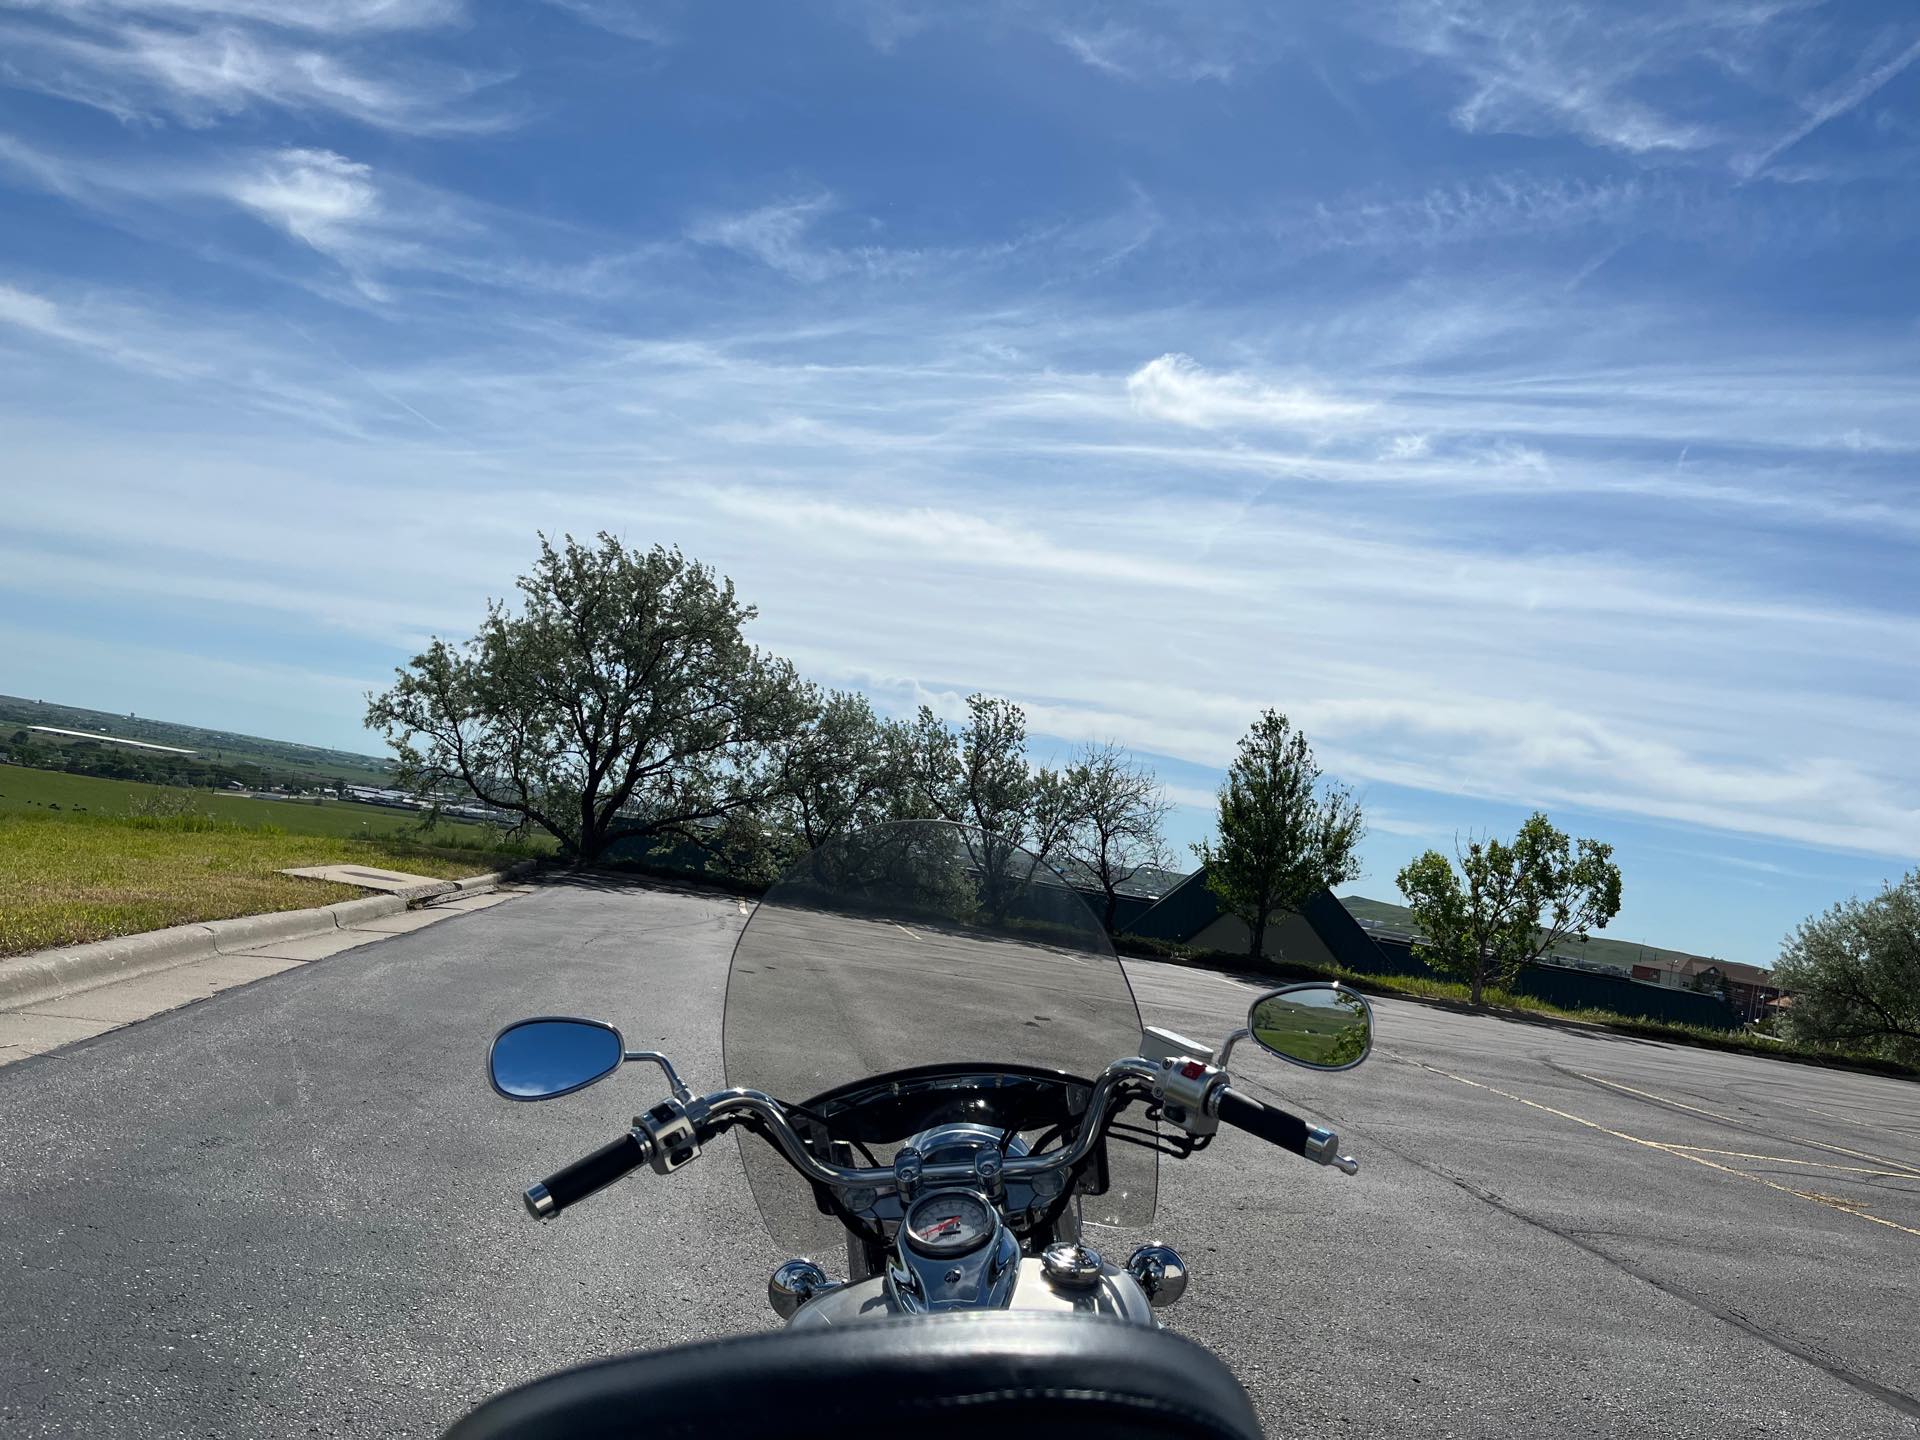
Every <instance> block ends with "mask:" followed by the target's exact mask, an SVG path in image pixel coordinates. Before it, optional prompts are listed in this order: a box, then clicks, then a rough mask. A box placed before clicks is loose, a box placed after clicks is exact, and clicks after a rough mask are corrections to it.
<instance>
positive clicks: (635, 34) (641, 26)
mask: <svg viewBox="0 0 1920 1440" xmlns="http://www.w3.org/2000/svg"><path fill="white" fill-rule="evenodd" d="M546 3H547V4H549V5H551V6H553V7H554V8H555V9H558V10H564V11H566V12H567V13H568V14H570V15H572V16H573V17H574V18H575V19H577V20H580V21H581V22H583V23H585V24H588V25H592V26H594V27H596V28H598V29H601V30H605V31H607V32H608V33H609V34H613V35H618V36H620V37H621V38H622V39H626V40H640V41H644V42H645V43H647V44H649V45H664V44H666V43H667V42H668V41H669V40H671V39H672V31H671V30H670V29H669V28H668V26H667V24H666V21H665V19H664V18H663V17H662V15H661V13H660V12H661V11H662V10H663V9H664V8H665V7H664V6H663V5H662V4H661V3H660V0H546Z"/></svg>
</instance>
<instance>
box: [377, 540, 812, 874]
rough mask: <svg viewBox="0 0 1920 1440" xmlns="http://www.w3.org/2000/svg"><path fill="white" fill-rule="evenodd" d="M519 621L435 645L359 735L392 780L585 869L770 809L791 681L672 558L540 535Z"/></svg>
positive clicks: (797, 691)
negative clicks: (368, 737)
mask: <svg viewBox="0 0 1920 1440" xmlns="http://www.w3.org/2000/svg"><path fill="white" fill-rule="evenodd" d="M519 588H520V592H521V600H522V603H521V607H520V609H519V611H518V612H517V613H516V612H513V611H510V610H509V609H508V608H507V606H506V605H505V604H504V603H501V602H498V601H496V602H491V603H490V604H489V605H488V607H487V616H486V619H485V621H484V622H483V623H482V624H481V626H480V630H479V633H478V634H477V635H475V636H474V637H473V639H471V640H469V641H468V642H466V643H465V644H464V645H460V646H454V645H451V644H449V643H447V642H446V641H445V640H441V639H438V638H436V639H435V640H434V641H433V643H432V644H431V645H429V646H428V647H427V649H426V650H425V651H423V652H422V653H421V654H419V655H416V656H415V657H414V658H413V660H412V662H411V663H410V664H409V665H408V666H407V667H406V668H405V669H402V670H399V671H396V672H395V674H396V682H395V684H394V686H393V688H392V689H390V690H388V691H386V692H385V693H384V694H381V695H370V696H369V697H368V703H367V725H368V728H370V729H375V730H379V731H381V732H382V733H383V734H385V736H386V737H387V739H388V741H389V743H391V744H392V745H393V747H394V749H395V751H396V753H397V755H398V757H399V765H398V776H397V778H398V780H399V783H400V784H401V785H403V786H405V787H406V788H408V789H410V790H412V791H414V792H415V793H416V794H419V795H422V796H427V797H434V796H437V795H440V794H441V793H443V791H444V790H446V789H448V788H451V789H453V790H455V791H457V792H459V791H463V792H465V793H466V794H470V795H472V796H473V797H474V798H475V799H477V800H480V801H482V802H483V803H485V804H488V805H493V806H496V807H498V808H500V809H502V810H505V811H508V812H510V813H512V814H514V815H516V816H518V817H519V820H520V826H521V827H522V828H526V827H537V828H539V829H541V830H544V831H546V832H547V833H548V834H550V835H552V836H553V837H554V838H555V839H556V840H558V841H559V842H560V845H561V848H562V850H563V851H564V852H565V853H566V854H568V855H571V856H572V857H574V859H575V860H576V861H577V862H579V863H582V864H586V863H591V862H592V861H594V860H596V859H598V858H599V857H600V856H601V855H602V854H603V853H604V852H605V851H606V849H607V847H608V846H609V845H611V844H613V843H614V842H615V841H617V840H621V839H624V838H627V837H629V836H634V837H641V838H646V839H656V838H678V839H685V840H691V841H694V842H696V843H701V842H704V841H706V840H708V839H709V838H710V834H709V830H710V827H712V826H714V825H716V824H717V823H718V822H722V821H724V820H725V819H727V817H729V816H733V815H735V814H736V813H737V812H740V811H743V810H752V809H754V808H756V807H759V806H762V805H764V804H766V803H767V802H768V801H769V800H770V799H772V798H774V797H775V796H776V795H777V794H778V793H779V786H780V784H781V783H782V777H781V775H780V771H779V767H778V766H777V765H775V764H772V763H770V749H771V747H773V746H775V745H777V744H779V743H780V742H783V741H785V740H788V739H790V738H791V737H792V736H793V735H794V734H795V732H796V731H797V730H799V728H800V727H801V726H802V725H803V724H804V723H805V722H806V721H807V719H808V709H809V703H808V701H809V697H808V695H807V693H806V691H805V689H804V687H802V686H801V684H800V683H799V681H798V680H797V679H796V677H795V675H794V672H793V667H792V666H791V665H790V664H788V663H787V662H786V661H784V660H779V659H775V658H774V657H772V656H770V655H767V654H765V653H764V652H762V651H760V650H757V649H755V648H754V647H753V646H751V645H749V644H748V643H747V641H746V640H745V638H744V637H743V636H742V634H741V627H742V626H743V625H745V624H746V622H747V621H749V620H751V619H753V618H754V615H755V613H756V612H755V610H754V609H753V607H752V606H750V605H745V604H743V603H741V602H740V601H739V600H738V599H737V598H736V597H735V595H734V591H733V582H732V581H730V580H727V579H726V578H725V577H722V576H718V575H716V574H715V573H714V572H713V571H712V570H711V569H709V568H708V567H707V566H704V565H701V564H699V563H697V562H695V561H691V560H688V559H687V558H686V557H685V556H683V555H682V554H681V553H680V552H679V551H678V550H668V549H664V548H662V547H660V546H655V547H653V548H652V549H651V550H647V551H644V552H643V551H639V550H628V549H626V548H625V547H624V546H623V545H622V544H621V543H620V542H619V541H618V540H616V539H615V538H614V537H613V536H611V535H606V534H602V535H601V536H599V538H598V541H597V543H595V544H593V545H582V544H580V543H578V542H576V541H575V540H574V539H573V537H572V536H570V535H569V536H567V537H566V539H565V543H564V544H563V545H562V546H561V547H559V548H556V547H555V546H554V545H553V544H552V543H551V542H549V541H548V540H547V539H546V537H545V536H542V537H541V539H540V555H539V558H538V560H537V561H536V562H535V564H534V567H533V570H532V572H531V573H530V574H528V575H525V576H522V577H521V579H520V581H519Z"/></svg>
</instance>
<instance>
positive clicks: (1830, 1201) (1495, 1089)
mask: <svg viewBox="0 0 1920 1440" xmlns="http://www.w3.org/2000/svg"><path fill="white" fill-rule="evenodd" d="M1408 1063H1409V1064H1411V1065H1418V1066H1419V1067H1420V1068H1421V1069H1422V1070H1431V1071H1432V1072H1433V1073H1434V1074H1435V1075H1440V1076H1444V1077H1445V1078H1446V1079H1448V1080H1453V1081H1457V1082H1458V1083H1460V1084H1462V1085H1470V1086H1472V1087H1473V1088H1474V1089H1475V1090H1486V1091H1488V1092H1490V1093H1492V1094H1494V1095H1499V1096H1501V1097H1502V1098H1504V1099H1507V1100H1511V1101H1513V1102H1514V1103H1515V1104H1516V1105H1525V1106H1526V1107H1528V1108H1529V1109H1531V1110H1540V1111H1544V1112H1545V1113H1546V1114H1548V1115H1557V1116H1559V1117H1560V1118H1561V1119H1562V1120H1571V1121H1572V1122H1573V1123H1574V1124H1576V1125H1583V1126H1585V1127H1586V1128H1587V1129H1589V1130H1598V1131H1599V1132H1600V1133H1601V1134H1602V1135H1611V1136H1612V1137H1613V1138H1614V1139H1616V1140H1624V1141H1626V1142H1627V1143H1628V1144H1629V1145H1639V1146H1642V1147H1644V1148H1645V1149H1648V1150H1657V1151H1659V1152H1660V1153H1661V1154H1663V1155H1672V1156H1674V1157H1676V1158H1678V1159H1681V1160H1691V1161H1692V1162H1693V1163H1694V1164H1696V1165H1704V1166H1706V1167H1707V1168H1708V1169H1709V1170H1718V1171H1720V1172H1721V1173H1722V1174H1723V1175H1738V1176H1739V1177H1740V1178H1741V1179H1742V1180H1751V1181H1752V1182H1753V1183H1754V1184H1756V1185H1764V1186H1766V1187H1767V1189H1769V1190H1778V1191H1779V1192H1780V1193H1781V1194H1782V1195H1792V1196H1795V1197H1796V1198H1798V1199H1801V1200H1805V1201H1807V1202H1808V1203H1810V1204H1814V1205H1824V1206H1825V1207H1826V1208H1828V1209H1830V1210H1838V1211H1839V1212H1840V1213H1841V1214H1842V1215H1855V1216H1858V1217H1859V1218H1860V1219H1862V1220H1871V1221H1872V1222H1873V1223H1874V1224H1876V1225H1884V1226H1886V1227H1887V1228H1888V1229H1889V1230H1898V1231H1901V1232H1902V1233H1904V1234H1907V1235H1912V1236H1916V1237H1920V1230H1916V1229H1914V1228H1913V1227H1912V1226H1911V1225H1902V1224H1900V1223H1899V1222H1898V1221H1897V1220H1885V1219H1882V1218H1881V1217H1880V1216H1878V1215H1874V1214H1870V1213H1869V1212H1868V1211H1865V1210H1861V1209H1858V1208H1856V1207H1855V1206H1853V1205H1852V1204H1836V1203H1834V1197H1832V1196H1821V1195H1819V1194H1817V1193H1809V1192H1807V1191H1805V1190H1796V1189H1794V1188H1793V1187H1792V1186H1791V1185H1781V1184H1778V1183H1777V1182H1775V1181H1772V1180H1768V1179H1766V1178H1765V1177H1764V1176H1760V1175H1754V1174H1750V1173H1749V1172H1747V1171H1745V1170H1736V1169H1735V1168H1734V1167H1733V1166H1731V1165H1722V1164H1720V1163H1719V1162H1718V1161H1717V1160H1708V1159H1706V1158H1704V1157H1703V1156H1699V1155H1689V1154H1688V1153H1687V1152H1686V1151H1685V1150H1682V1149H1679V1148H1676V1147H1675V1146H1673V1145H1669V1144H1667V1143H1665V1142H1664V1141H1660V1140H1643V1139H1642V1138H1641V1137H1640V1136H1638V1135H1629V1134H1627V1132H1626V1131H1624V1130H1615V1129H1613V1128H1611V1127H1610V1126H1606V1125H1602V1124H1600V1123H1599V1122H1598V1121H1597V1120H1588V1119H1585V1118H1584V1117H1582V1116H1579V1115H1575V1114H1573V1113H1572V1112H1571V1111H1568V1110H1556V1109H1555V1108H1554V1107H1553V1106H1551V1105H1542V1104H1541V1103H1540V1102H1539V1101H1538V1100H1529V1099H1527V1098H1526V1096H1524V1095H1515V1094H1514V1093H1513V1092H1512V1091H1511V1090H1502V1089H1501V1088H1500V1087H1499V1086H1498V1085H1488V1084H1485V1083H1483V1082H1482V1081H1479V1080H1469V1079H1467V1077H1466V1076H1464V1075H1455V1074H1454V1073H1453V1072H1452V1071H1451V1070H1442V1069H1441V1068H1440V1067H1439V1066H1437V1065H1429V1064H1427V1063H1426V1062H1425V1061H1422V1060H1409V1061H1408ZM1588 1078H1591V1077H1588ZM1602 1083H1603V1084H1604V1083H1608V1082H1604V1081H1603V1082H1602ZM1656 1098H1658V1097H1656ZM1687 1108H1688V1109H1692V1108H1694V1107H1692V1106H1688V1107H1687ZM1702 1113H1705V1112H1702Z"/></svg>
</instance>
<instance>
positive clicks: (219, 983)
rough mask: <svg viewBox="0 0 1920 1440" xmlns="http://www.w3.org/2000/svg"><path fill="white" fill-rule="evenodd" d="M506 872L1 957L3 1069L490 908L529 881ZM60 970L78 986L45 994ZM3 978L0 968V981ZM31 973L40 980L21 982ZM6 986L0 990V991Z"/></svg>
mask: <svg viewBox="0 0 1920 1440" xmlns="http://www.w3.org/2000/svg"><path fill="white" fill-rule="evenodd" d="M505 878H506V877H504V876H503V877H500V878H499V879H495V878H494V877H478V876H476V877H474V878H473V879H471V880H466V881H460V882H454V883H453V884H448V885H446V886H444V887H438V886H437V887H435V888H436V889H439V888H445V889H446V890H448V891H450V892H451V893H448V894H445V895H433V896H425V897H422V898H421V899H420V900H419V901H418V902H416V903H417V908H414V909H405V908H401V907H400V906H397V905H395V904H394V902H393V901H392V900H390V899H387V898H386V897H380V899H379V900H377V901H374V902H368V901H359V900H349V901H346V902H344V903H342V904H340V905H334V906H328V907H324V908H323V909H319V910H301V911H291V912H283V913H282V914H278V915H253V916H245V917H242V918H240V919H238V920H222V921H213V922H210V923H208V924H205V925H193V926H176V927H174V929H173V930H168V931H154V932H151V933H149V934H148V935H142V936H127V937H124V938H123V939H122V940H119V941H102V942H98V944H97V945H96V946H72V947H69V948H68V950H67V951H66V952H64V955H65V956H66V957H67V963H66V964H65V965H64V967H63V965H62V956H63V952H58V951H53V952H42V953H41V954H39V955H33V956H15V957H12V959H11V960H10V961H0V972H5V971H8V970H11V971H12V972H13V974H12V977H11V978H12V979H13V980H14V981H15V985H14V987H12V988H14V990H15V993H16V994H17V995H19V996H20V998H19V1000H18V1002H17V1003H15V1004H9V1003H8V1001H7V1000H6V999H5V998H0V1066H4V1065H10V1064H12V1063H13V1062H14V1061H16V1060H24V1059H26V1058H27V1057H28V1056H29V1055H40V1054H44V1053H45V1052H46V1051H49V1050H56V1049H58V1048H59V1047H60V1046H62V1045H69V1044H72V1043H73V1042H74V1041H76V1040H85V1039H88V1038H90V1037H91V1036H94V1035H102V1034H105V1033H106V1032H107V1031H109V1030H117V1029H119V1028H120V1027H121V1026H123V1025H131V1024H132V1023H133V1022H135V1021H136V1020H145V1019H147V1018H148V1017H149V1016H152V1015H158V1014H160V1013H161V1012H163V1011H166V1010H174V1009H178V1008H179V1007H180V1006H182V1005H191V1004H192V1003H193V1002H194V1001H196V1000H204V999H206V998H207V997H208V996H209V995H217V994H219V993H220V992H221V991H222V990H230V989H232V988H233V987H234V986H236V985H245V984H248V983H250V982H252V981H254V980H261V979H264V978H265V977H267V976H268V975H277V974H279V973H280V972H281V971H282V970H292V969H296V968H298V967H299V966H301V965H308V964H311V963H312V962H314V961H316V960H324V959H326V958H327V957H328V956H331V955H338V954H339V953H341V952H342V951H344V950H352V949H354V948H356V947H357V946H361V945H369V944H372V943H373V942H374V941H376V940H385V939H388V938H389V937H391V936H394V935H404V934H406V933H408V932H409V931H413V930H420V929H424V928H425V927H427V926H429V925H437V924H439V923H441V922H442V921H445V920H451V919H452V918H453V917H454V916H456V915H466V914H471V913H472V912H474V911H476V910H486V909H490V908H491V907H493V906H495V905H500V904H504V903H505V902H506V901H508V900H511V899H513V898H515V897H516V896H519V895H524V894H526V893H527V892H528V890H529V889H530V888H531V887H530V886H527V885H518V884H512V883H503V882H504V881H505ZM456 886H457V887H459V888H456ZM402 903H403V904H404V902H402ZM323 922H324V923H323ZM276 932H278V933H276ZM249 941H250V942H252V943H247V942H249ZM83 950H92V951H94V953H95V955H96V956H101V957H104V958H103V959H102V960H101V961H99V962H97V963H95V964H93V965H90V966H89V965H75V964H74V963H72V962H73V961H74V960H84V959H85V958H87V957H83V956H81V955H80V954H79V952H81V951H83ZM141 950H145V951H147V952H150V953H149V956H148V957H147V958H145V959H144V960H143V959H142V958H141V957H139V956H138V954H137V953H136V952H138V951H141ZM129 953H133V954H134V958H133V960H132V961H131V962H129V960H128V959H127V958H126V957H127V956H128V954H129ZM115 964H117V965H121V966H126V967H127V968H130V969H131V968H133V966H134V965H138V966H139V968H138V969H137V970H135V972H134V973H130V974H126V975H124V976H120V977H116V976H115V975H114V974H113V973H111V972H110V970H108V968H107V967H109V966H111V965H115ZM63 968H64V969H65V970H67V971H68V972H69V973H71V974H73V975H74V976H75V977H76V979H75V983H73V984H72V985H71V987H69V988H65V989H64V992H63V993H52V994H50V993H46V992H47V991H49V990H59V989H61V988H62V987H61V986H60V984H59V978H58V977H59V975H60V972H61V970H62V969H63ZM103 971H105V972H106V973H102V972H103ZM5 978H8V977H6V976H5V975H4V974H0V979H5ZM29 979H33V980H39V981H41V982H42V983H38V984H35V985H33V986H32V987H31V988H28V981H29ZM6 988H7V987H0V997H4V994H5V989H6Z"/></svg>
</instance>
